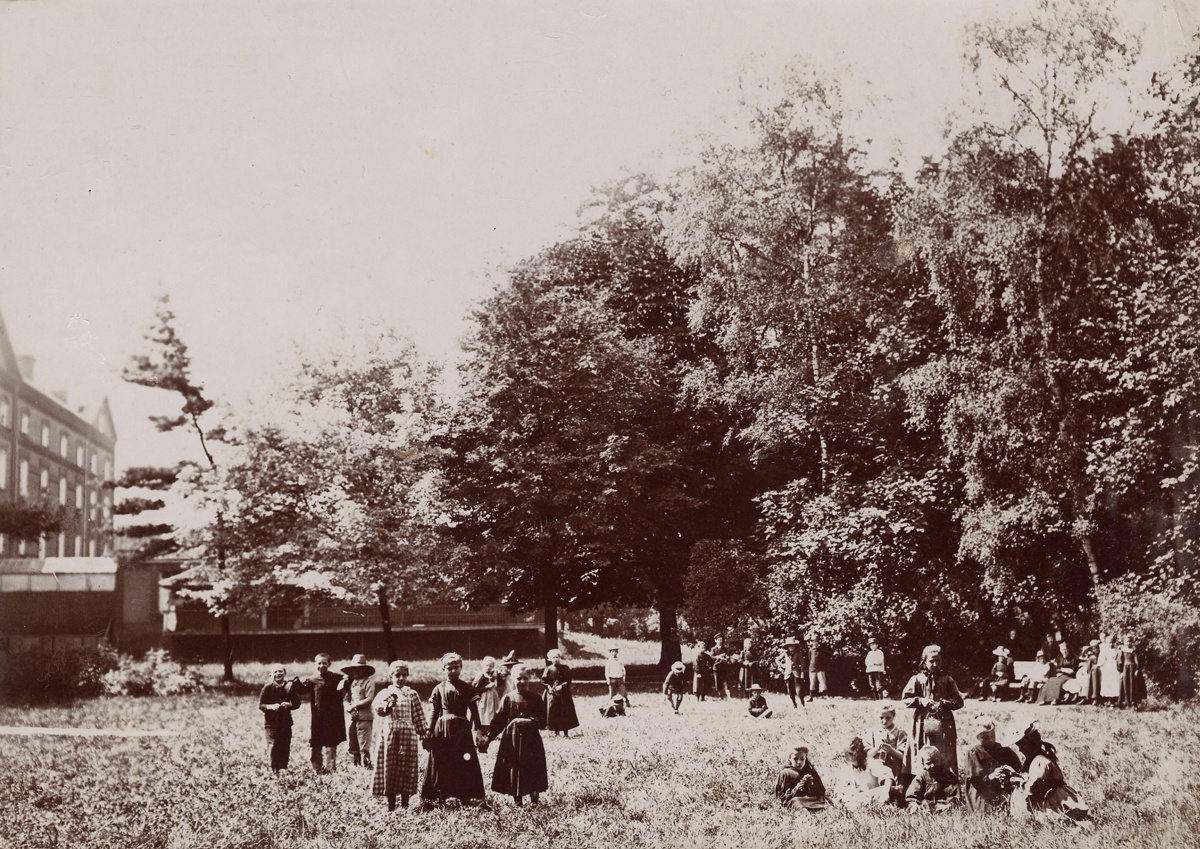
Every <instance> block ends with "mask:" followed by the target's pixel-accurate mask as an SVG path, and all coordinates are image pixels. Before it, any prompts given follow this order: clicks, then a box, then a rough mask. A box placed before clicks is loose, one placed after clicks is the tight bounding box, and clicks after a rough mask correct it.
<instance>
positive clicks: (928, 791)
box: [775, 706, 1088, 820]
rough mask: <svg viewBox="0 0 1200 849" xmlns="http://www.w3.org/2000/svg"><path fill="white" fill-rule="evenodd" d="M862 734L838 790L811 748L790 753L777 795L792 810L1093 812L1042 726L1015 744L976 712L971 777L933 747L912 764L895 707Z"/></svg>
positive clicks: (847, 757)
mask: <svg viewBox="0 0 1200 849" xmlns="http://www.w3.org/2000/svg"><path fill="white" fill-rule="evenodd" d="M864 736H865V737H866V741H865V742H864V738H863V737H855V738H854V739H853V740H851V741H850V745H849V747H848V748H847V749H846V751H845V752H844V753H843V754H842V756H841V761H842V763H841V765H840V769H839V770H838V772H837V774H836V778H835V781H834V784H833V787H832V788H829V789H827V788H826V785H825V783H824V782H823V781H822V780H821V777H820V775H819V774H818V773H817V770H816V768H815V767H814V765H813V764H812V761H811V760H810V759H809V751H808V748H807V747H805V746H792V747H789V748H788V749H787V750H786V752H785V758H786V763H785V765H784V767H783V768H782V769H781V770H780V772H779V775H778V777H777V779H776V782H775V796H776V798H778V800H779V801H780V803H781V804H783V805H784V806H785V807H788V808H796V809H805V810H810V811H817V810H822V809H824V808H825V807H827V806H828V805H830V804H837V805H841V806H843V807H848V808H857V807H867V806H871V805H891V806H894V807H897V808H904V809H906V810H908V811H911V812H939V811H947V810H951V809H954V808H961V807H964V806H965V807H966V808H968V809H969V810H972V811H980V812H985V811H1010V812H1012V813H1013V814H1014V815H1017V816H1025V815H1028V814H1030V813H1039V812H1042V813H1045V814H1048V815H1058V816H1066V817H1069V818H1070V819H1072V820H1082V819H1086V818H1087V814H1088V809H1087V806H1086V805H1085V804H1084V803H1083V802H1082V801H1081V800H1080V798H1079V794H1078V793H1076V791H1075V790H1074V789H1072V788H1071V787H1070V785H1068V784H1067V783H1066V781H1065V779H1064V777H1063V773H1062V769H1061V768H1060V767H1059V765H1058V754H1057V752H1056V750H1055V748H1054V746H1053V745H1051V744H1050V743H1047V742H1045V741H1043V740H1042V738H1041V734H1040V733H1039V732H1038V730H1037V728H1036V727H1035V725H1032V724H1031V725H1030V726H1029V727H1027V728H1026V729H1025V730H1024V732H1023V733H1022V734H1021V736H1020V737H1019V738H1018V739H1017V740H1015V741H1014V743H1013V744H1012V746H1011V747H1008V746H1003V745H1001V744H1000V743H999V742H997V740H996V722H995V720H994V719H992V718H991V717H989V716H979V717H976V742H975V744H974V745H972V746H971V747H970V749H969V750H968V752H967V768H966V770H965V772H964V774H963V775H961V776H960V775H959V773H958V771H957V769H956V768H955V767H954V766H953V765H952V764H951V763H949V762H948V760H947V759H946V757H945V756H944V755H943V754H942V752H941V751H940V750H939V749H938V748H937V747H936V746H933V745H927V746H922V747H920V748H918V749H917V750H916V751H915V752H910V758H911V764H912V769H913V771H912V774H907V773H906V772H905V768H904V761H905V758H904V752H905V749H906V748H907V747H908V744H909V739H908V734H907V733H906V732H905V731H904V730H903V729H901V728H899V727H897V726H896V725H895V709H894V708H891V707H890V706H889V707H884V708H883V709H882V710H881V711H880V727H879V728H877V729H875V730H874V731H872V732H870V733H869V734H867V735H864Z"/></svg>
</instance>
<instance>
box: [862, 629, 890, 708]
mask: <svg viewBox="0 0 1200 849" xmlns="http://www.w3.org/2000/svg"><path fill="white" fill-rule="evenodd" d="M866 667H867V685H868V686H869V687H870V688H871V695H872V696H874V697H875V698H877V699H882V698H883V676H884V674H885V673H886V672H887V670H886V669H885V668H884V660H883V649H881V648H879V640H871V650H870V651H869V652H867V659H866Z"/></svg>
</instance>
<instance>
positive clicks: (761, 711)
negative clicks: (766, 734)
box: [747, 684, 775, 719]
mask: <svg viewBox="0 0 1200 849" xmlns="http://www.w3.org/2000/svg"><path fill="white" fill-rule="evenodd" d="M747 710H748V711H749V712H750V715H751V716H752V717H754V718H755V719H770V718H771V717H772V716H774V715H775V711H773V710H771V709H770V708H769V707H767V699H766V697H765V696H763V694H762V687H760V686H759V685H758V684H751V685H750V703H749V707H747Z"/></svg>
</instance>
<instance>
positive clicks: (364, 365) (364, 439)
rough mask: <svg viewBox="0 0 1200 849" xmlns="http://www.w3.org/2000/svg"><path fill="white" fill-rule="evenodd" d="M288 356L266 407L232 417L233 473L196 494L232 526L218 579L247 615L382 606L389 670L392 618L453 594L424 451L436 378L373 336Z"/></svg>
mask: <svg viewBox="0 0 1200 849" xmlns="http://www.w3.org/2000/svg"><path fill="white" fill-rule="evenodd" d="M293 354H294V355H293V357H292V359H291V361H290V362H288V363H285V364H284V365H283V367H282V368H281V374H282V376H281V377H280V379H279V380H278V381H277V385H276V386H275V387H274V388H273V389H272V390H271V391H270V392H269V393H267V394H266V395H265V396H264V397H263V398H261V399H259V400H257V401H255V402H248V403H247V404H246V405H244V406H243V407H241V408H239V410H237V411H236V412H234V411H230V412H229V413H227V415H226V419H225V425H226V442H227V443H228V444H229V445H230V446H231V449H232V450H231V452H230V456H229V458H228V461H227V462H226V463H225V464H223V468H222V471H221V474H220V475H219V476H218V477H216V478H213V479H201V480H199V481H198V483H199V485H200V488H201V489H203V490H205V491H206V492H207V494H208V495H209V497H211V498H214V499H217V500H220V502H221V503H222V511H223V515H224V517H225V522H224V532H225V536H226V549H227V555H226V562H225V565H224V569H223V570H218V573H217V576H216V577H217V579H218V581H220V582H222V583H223V584H224V585H225V586H227V587H230V588H236V589H237V592H238V594H239V596H240V598H242V599H243V601H246V600H249V599H253V600H255V603H261V602H262V601H264V600H269V599H270V598H272V597H275V596H277V595H279V594H280V593H291V594H295V593H297V592H301V593H304V594H308V595H312V596H318V597H324V598H330V597H333V598H337V599H343V600H348V601H353V602H358V603H366V604H374V605H377V606H378V608H379V611H380V616H381V621H382V628H383V633H384V641H385V646H386V652H387V659H388V661H389V662H391V661H392V660H394V659H395V657H396V647H395V645H394V639H393V632H392V629H391V620H390V608H391V607H392V606H396V605H402V604H416V603H422V602H427V601H429V600H431V599H435V598H441V597H445V596H446V595H447V594H448V586H447V579H446V578H445V577H444V576H445V574H446V573H445V569H444V568H443V566H444V564H443V563H442V562H441V560H442V558H446V557H447V552H448V549H447V548H446V547H445V546H444V545H438V544H437V543H438V542H440V541H439V540H438V539H437V537H436V524H437V523H438V521H439V520H440V518H441V513H440V508H439V507H438V501H437V483H436V479H435V478H436V476H435V473H434V462H435V459H436V458H435V455H434V452H433V451H432V449H431V448H430V447H429V437H430V428H431V426H432V422H433V420H434V418H435V416H436V414H437V411H438V407H439V404H440V403H441V395H440V392H439V384H438V381H439V373H438V369H437V368H436V367H435V366H433V365H432V364H431V363H429V362H428V361H426V360H424V359H423V358H422V357H421V356H420V355H419V353H418V351H417V349H416V347H415V346H414V344H413V343H412V341H411V340H410V339H408V338H406V337H404V336H401V335H398V334H397V333H395V332H394V331H392V330H391V329H389V328H386V327H383V326H380V325H375V324H368V325H364V326H361V327H358V328H356V329H355V330H354V331H353V332H343V333H342V334H341V335H339V336H336V337H334V338H332V339H331V340H328V341H326V340H323V341H321V342H319V343H317V342H310V343H308V344H306V345H297V346H296V349H295V351H294V352H293ZM202 527H203V526H202Z"/></svg>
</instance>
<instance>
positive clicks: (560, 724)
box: [546, 685, 579, 731]
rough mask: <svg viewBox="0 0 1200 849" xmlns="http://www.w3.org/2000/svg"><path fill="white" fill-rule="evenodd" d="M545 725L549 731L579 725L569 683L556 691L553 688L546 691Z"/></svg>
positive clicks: (564, 729) (563, 729)
mask: <svg viewBox="0 0 1200 849" xmlns="http://www.w3.org/2000/svg"><path fill="white" fill-rule="evenodd" d="M546 727H547V728H548V729H550V730H551V731H570V730H571V729H572V728H578V727H579V716H578V714H576V713H575V699H573V698H572V697H571V687H570V685H567V686H565V687H563V688H562V689H561V690H559V691H558V692H557V693H556V692H555V691H554V690H553V689H551V690H547V691H546Z"/></svg>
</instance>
